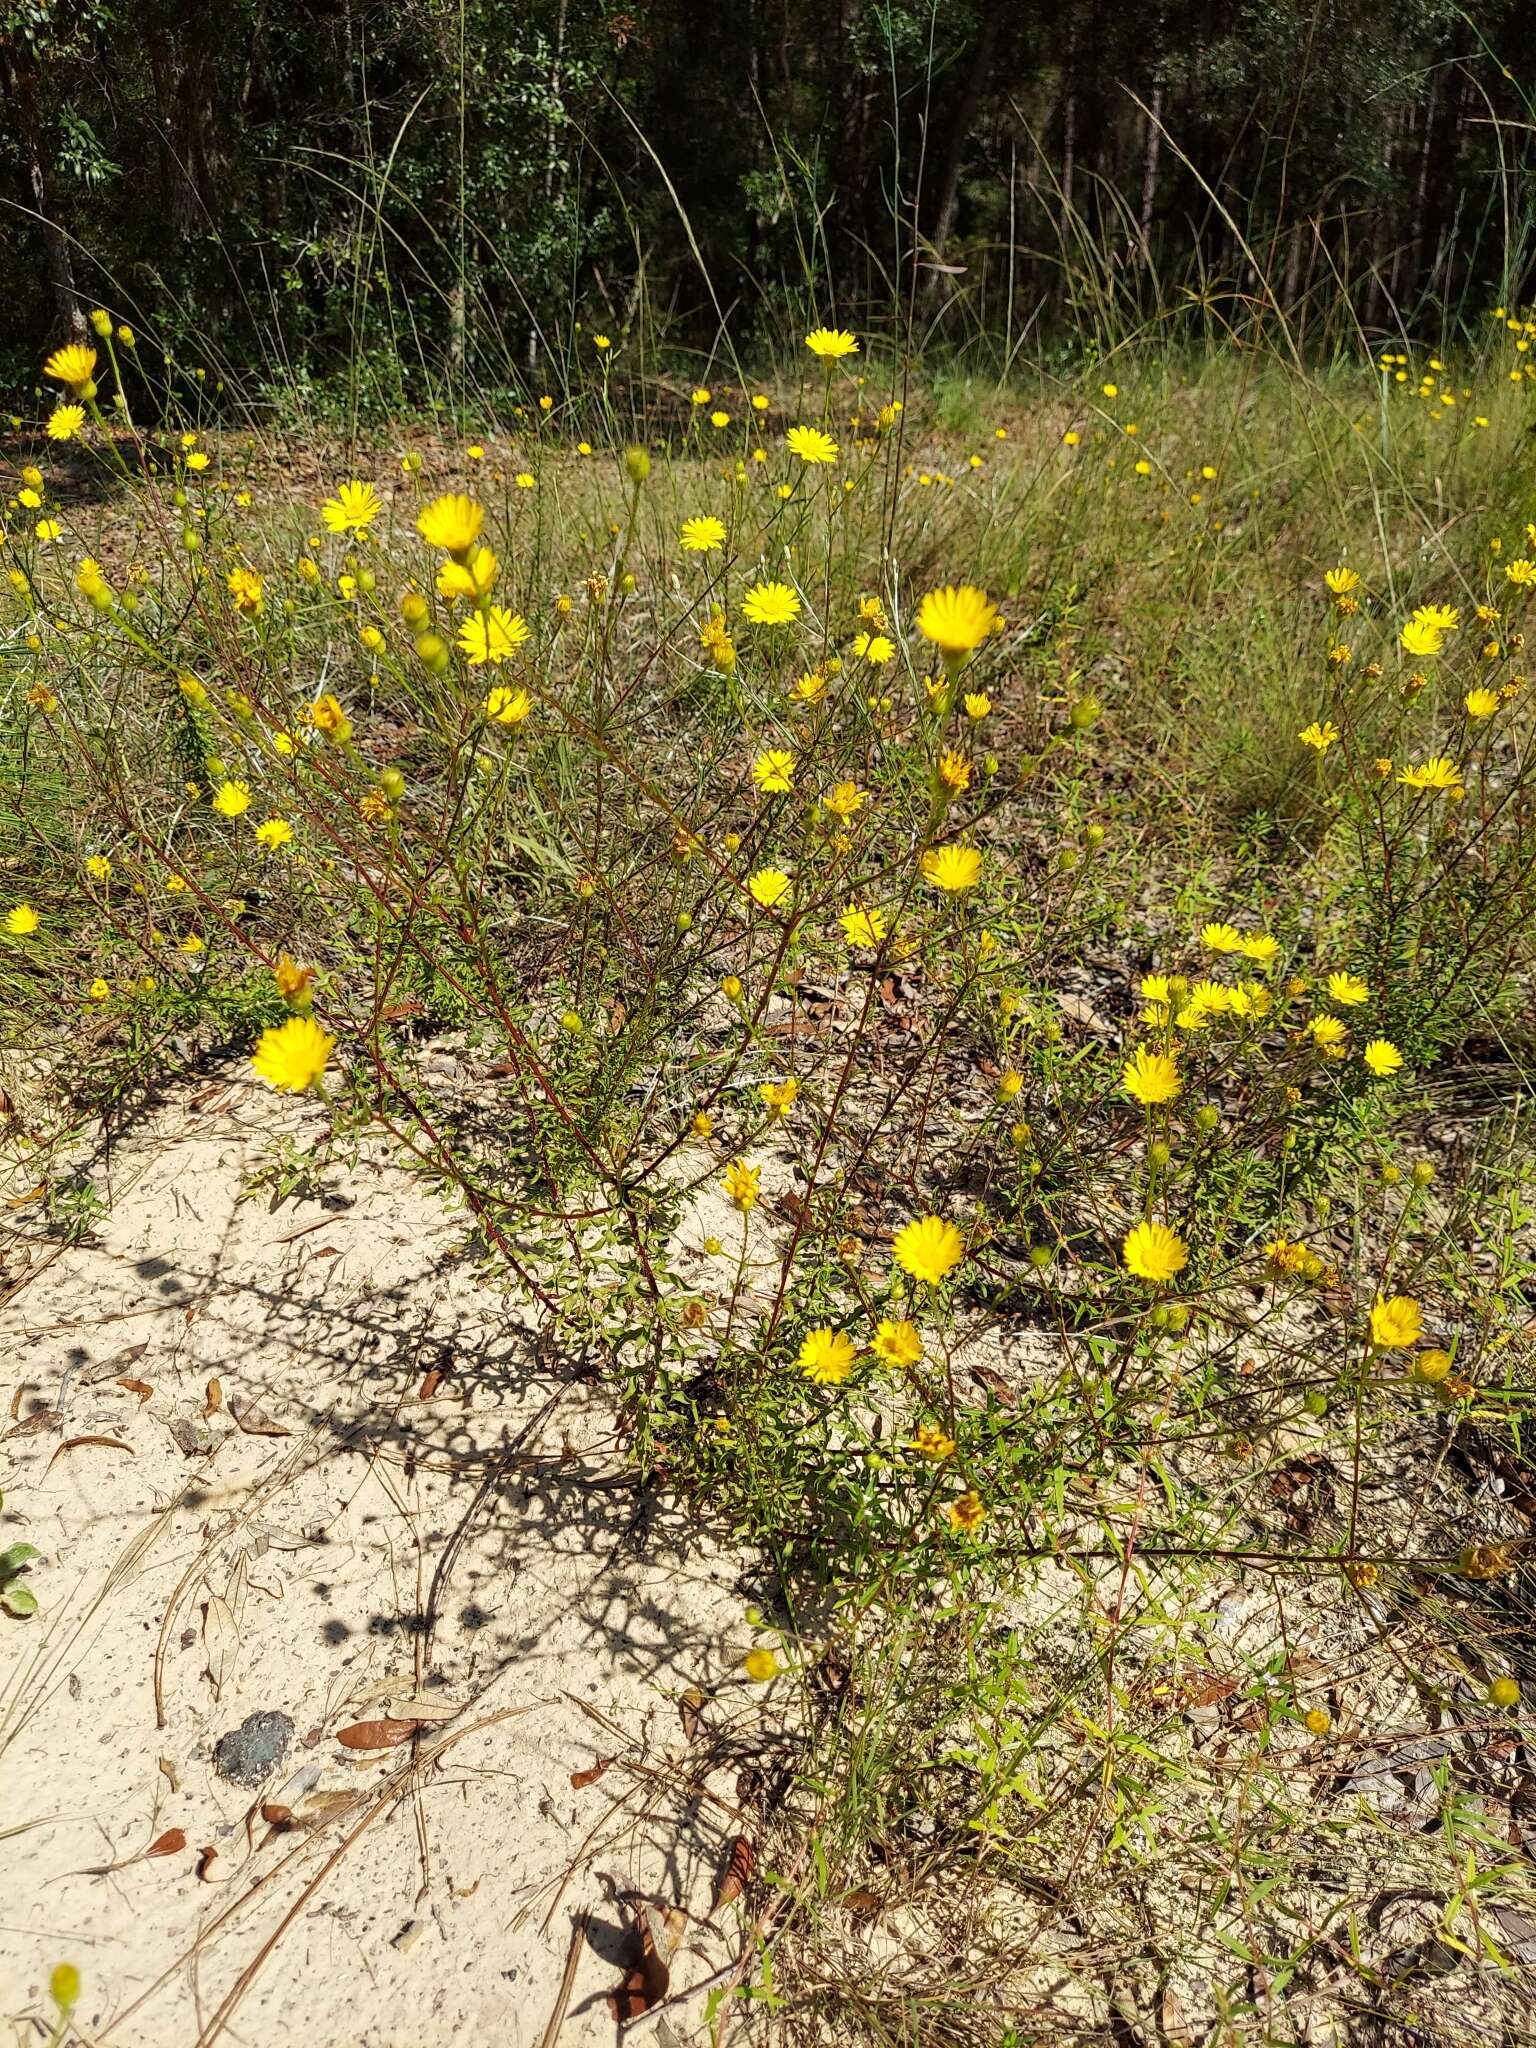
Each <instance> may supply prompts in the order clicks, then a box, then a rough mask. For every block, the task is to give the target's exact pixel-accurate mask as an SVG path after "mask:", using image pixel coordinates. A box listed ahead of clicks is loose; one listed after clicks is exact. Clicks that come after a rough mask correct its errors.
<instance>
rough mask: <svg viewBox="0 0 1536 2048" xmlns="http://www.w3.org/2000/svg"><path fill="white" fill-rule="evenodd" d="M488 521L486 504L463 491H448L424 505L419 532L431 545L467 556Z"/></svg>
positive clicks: (418, 526)
mask: <svg viewBox="0 0 1536 2048" xmlns="http://www.w3.org/2000/svg"><path fill="white" fill-rule="evenodd" d="M484 524H485V507H484V506H483V505H481V504H478V503H477V502H476V500H475V499H473V498H468V497H466V496H465V495H464V493H463V492H462V491H453V492H449V493H448V494H446V495H445V496H443V497H441V498H434V499H433V500H432V503H431V504H430V505H427V506H424V507H423V509H422V512H421V515H420V517H419V518H418V519H417V521H416V531H417V532H418V533H419V534H420V535H421V537H422V539H423V540H424V541H425V542H426V543H427V545H428V546H429V547H434V548H441V549H442V550H443V552H444V553H445V554H449V555H466V554H468V552H469V550H470V549H471V548H472V547H473V546H474V544H475V542H476V541H477V540H478V539H479V538H480V529H481V527H482V526H483V525H484Z"/></svg>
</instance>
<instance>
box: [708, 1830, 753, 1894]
mask: <svg viewBox="0 0 1536 2048" xmlns="http://www.w3.org/2000/svg"><path fill="white" fill-rule="evenodd" d="M756 1865H757V1852H756V1850H755V1849H754V1848H753V1847H752V1844H751V1843H750V1842H749V1841H748V1840H747V1838H746V1836H745V1835H738V1836H737V1837H736V1839H735V1841H734V1842H733V1843H732V1844H731V1860H730V1862H729V1863H727V1865H726V1866H725V1874H724V1876H723V1877H722V1878H721V1880H720V1882H719V1885H718V1886H717V1887H716V1889H715V1903H714V1905H713V1906H711V1908H710V1911H711V1912H712V1913H717V1912H719V1910H720V1908H721V1907H722V1906H728V1905H729V1904H730V1903H731V1901H732V1899H739V1898H740V1897H741V1895H742V1893H743V1892H744V1891H745V1890H746V1888H747V1886H748V1885H749V1884H750V1883H751V1882H752V1872H753V1870H754V1869H755V1868H756Z"/></svg>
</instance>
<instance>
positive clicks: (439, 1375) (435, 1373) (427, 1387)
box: [416, 1365, 448, 1401]
mask: <svg viewBox="0 0 1536 2048" xmlns="http://www.w3.org/2000/svg"><path fill="white" fill-rule="evenodd" d="M447 1377H448V1375H447V1373H445V1372H444V1371H443V1368H442V1367H441V1366H440V1365H434V1366H433V1368H432V1370H431V1371H430V1372H429V1373H428V1374H427V1375H426V1377H425V1378H424V1379H423V1380H422V1383H421V1392H420V1393H419V1394H418V1395H417V1396H416V1398H417V1400H418V1401H430V1400H431V1399H432V1397H433V1395H434V1394H435V1393H436V1392H437V1390H438V1388H439V1387H440V1386H441V1385H442V1384H443V1381H444V1380H445V1379H447Z"/></svg>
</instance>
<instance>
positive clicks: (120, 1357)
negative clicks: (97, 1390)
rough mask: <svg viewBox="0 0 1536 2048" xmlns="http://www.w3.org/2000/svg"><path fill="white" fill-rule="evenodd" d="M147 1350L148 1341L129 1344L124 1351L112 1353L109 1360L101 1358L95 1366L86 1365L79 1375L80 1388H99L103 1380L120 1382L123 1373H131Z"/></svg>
mask: <svg viewBox="0 0 1536 2048" xmlns="http://www.w3.org/2000/svg"><path fill="white" fill-rule="evenodd" d="M148 1349H149V1340H148V1339H147V1338H146V1339H145V1341H144V1342H143V1343H142V1344H130V1345H129V1346H128V1347H127V1349H126V1350H123V1351H114V1352H113V1354H112V1356H111V1357H110V1358H103V1359H102V1360H100V1362H99V1363H98V1364H96V1365H88V1366H87V1367H86V1368H85V1370H84V1372H82V1373H81V1375H80V1384H81V1386H82V1387H99V1386H100V1385H101V1384H102V1382H103V1381H104V1380H120V1379H121V1378H122V1377H123V1375H124V1374H125V1373H131V1372H132V1371H133V1368H134V1367H135V1366H136V1365H137V1364H138V1362H139V1360H140V1359H141V1358H142V1357H143V1356H144V1354H145V1352H146V1351H147V1350H148Z"/></svg>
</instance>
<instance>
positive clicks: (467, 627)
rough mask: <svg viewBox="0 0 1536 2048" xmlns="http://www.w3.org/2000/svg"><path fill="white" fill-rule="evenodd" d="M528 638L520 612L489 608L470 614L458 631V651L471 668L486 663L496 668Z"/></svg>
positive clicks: (497, 607) (525, 623) (502, 608)
mask: <svg viewBox="0 0 1536 2048" xmlns="http://www.w3.org/2000/svg"><path fill="white" fill-rule="evenodd" d="M527 638H528V622H527V620H526V619H525V618H524V617H523V615H522V614H521V612H513V611H508V610H507V608H506V606H505V605H500V604H493V605H490V606H488V607H487V609H486V610H485V611H483V612H471V613H470V614H469V616H468V618H467V619H465V621H464V623H463V625H462V626H461V627H460V628H459V639H458V645H459V649H460V651H461V652H462V654H463V655H464V658H465V660H466V661H467V662H468V663H469V665H470V667H471V668H484V667H485V665H486V664H487V662H489V664H490V665H491V667H492V668H499V667H500V666H501V664H502V663H503V662H504V661H505V660H506V658H507V656H508V655H509V654H514V653H515V652H516V651H517V649H518V648H519V647H521V646H522V645H523V643H524V641H525V640H526V639H527Z"/></svg>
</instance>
